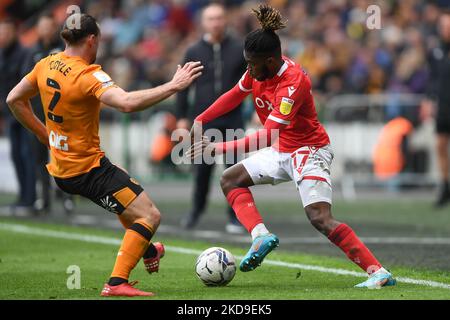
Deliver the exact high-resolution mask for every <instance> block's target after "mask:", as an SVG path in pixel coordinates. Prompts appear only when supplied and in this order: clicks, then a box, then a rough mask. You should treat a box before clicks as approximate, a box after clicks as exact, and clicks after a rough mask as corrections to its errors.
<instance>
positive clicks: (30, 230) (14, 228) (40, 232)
mask: <svg viewBox="0 0 450 320" xmlns="http://www.w3.org/2000/svg"><path fill="white" fill-rule="evenodd" d="M0 230H4V231H9V232H16V233H24V234H30V235H37V236H43V237H50V238H58V239H66V240H78V241H84V242H89V243H101V244H109V245H120V244H121V242H122V240H121V239H117V238H111V237H102V236H93V235H89V234H81V233H71V232H64V231H56V230H49V229H42V228H34V227H28V226H25V225H21V224H12V223H0ZM165 248H166V249H167V251H172V252H177V253H182V254H189V255H199V254H200V253H201V252H202V251H201V250H193V249H188V248H183V247H173V246H165ZM236 258H237V259H242V258H243V257H242V256H236ZM264 264H268V265H273V266H280V267H286V268H293V269H303V270H311V271H317V272H324V273H332V274H338V275H345V276H355V277H367V274H365V273H362V272H356V271H350V270H345V269H337V268H326V267H320V266H315V265H307V264H300V263H289V262H284V261H276V260H269V259H266V260H264ZM397 281H398V282H403V283H409V284H415V285H422V286H428V287H434V288H443V289H449V290H450V284H448V283H443V282H437V281H430V280H420V279H411V278H405V277H397Z"/></svg>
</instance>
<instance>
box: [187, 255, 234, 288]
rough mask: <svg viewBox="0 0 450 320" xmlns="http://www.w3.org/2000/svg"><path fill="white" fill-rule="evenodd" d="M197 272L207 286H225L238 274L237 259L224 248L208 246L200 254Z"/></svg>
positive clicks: (196, 266) (196, 265)
mask: <svg viewBox="0 0 450 320" xmlns="http://www.w3.org/2000/svg"><path fill="white" fill-rule="evenodd" d="M195 272H196V273H197V276H198V278H199V279H200V280H201V281H202V282H203V283H204V284H205V285H207V286H225V285H227V284H228V283H230V281H231V280H233V278H234V275H235V274H236V259H235V258H234V256H233V255H232V254H231V253H230V252H229V251H228V250H226V249H224V248H219V247H212V248H208V249H206V250H205V251H203V252H202V253H201V254H200V255H199V256H198V258H197V262H196V264H195Z"/></svg>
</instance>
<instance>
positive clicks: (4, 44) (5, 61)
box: [0, 20, 36, 214]
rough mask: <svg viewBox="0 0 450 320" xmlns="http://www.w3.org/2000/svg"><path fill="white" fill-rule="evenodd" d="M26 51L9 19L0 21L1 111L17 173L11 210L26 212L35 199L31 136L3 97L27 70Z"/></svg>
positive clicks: (29, 211)
mask: <svg viewBox="0 0 450 320" xmlns="http://www.w3.org/2000/svg"><path fill="white" fill-rule="evenodd" d="M27 56H28V51H27V50H26V49H25V48H24V47H22V45H21V44H20V43H19V40H18V37H17V30H16V26H15V24H14V22H13V21H12V20H1V21H0V113H2V115H3V117H4V119H5V124H6V129H7V135H8V137H9V141H10V150H11V159H12V162H13V164H14V169H15V172H16V176H17V181H18V186H19V195H18V198H17V201H16V202H15V203H14V204H13V205H12V206H11V208H8V209H11V210H12V211H13V213H16V214H29V213H32V211H33V204H34V201H35V200H36V186H35V185H36V177H35V172H34V159H33V152H32V139H33V135H32V134H31V132H29V131H28V130H27V129H25V127H23V126H22V125H21V124H20V122H18V121H17V120H16V118H15V117H14V116H13V115H12V114H11V112H10V110H9V108H8V106H7V105H6V97H7V96H8V93H9V92H10V91H11V89H12V88H14V86H15V85H16V84H17V83H19V81H20V80H21V79H22V77H23V76H24V75H25V74H26V73H28V71H29V70H28V69H27V66H26V63H25V62H26V59H27Z"/></svg>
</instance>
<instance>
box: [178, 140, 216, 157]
mask: <svg viewBox="0 0 450 320" xmlns="http://www.w3.org/2000/svg"><path fill="white" fill-rule="evenodd" d="M205 151H206V152H207V154H208V155H211V156H212V157H214V156H215V154H216V147H215V144H214V143H212V142H211V141H209V138H208V137H207V136H202V140H200V141H197V142H194V143H193V144H192V145H191V146H190V147H189V149H188V150H187V151H186V153H185V155H186V156H187V157H189V158H191V160H194V159H195V158H197V157H201V156H202V155H203V152H205Z"/></svg>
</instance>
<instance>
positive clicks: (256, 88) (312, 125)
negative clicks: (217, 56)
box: [239, 57, 330, 152]
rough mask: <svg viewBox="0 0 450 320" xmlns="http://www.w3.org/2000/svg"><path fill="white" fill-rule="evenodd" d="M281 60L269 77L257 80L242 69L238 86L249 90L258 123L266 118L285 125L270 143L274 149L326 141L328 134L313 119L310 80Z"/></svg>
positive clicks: (315, 144)
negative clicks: (278, 66) (280, 64)
mask: <svg viewBox="0 0 450 320" xmlns="http://www.w3.org/2000/svg"><path fill="white" fill-rule="evenodd" d="M283 60H284V64H283V66H282V67H281V68H280V70H279V71H278V73H277V74H276V75H275V77H273V78H272V79H268V80H265V81H257V80H256V79H253V78H252V77H251V76H250V74H249V72H248V71H246V72H245V73H244V75H243V76H242V78H241V80H240V81H239V88H240V89H241V91H243V92H252V95H253V102H254V104H255V109H256V112H257V114H258V116H259V119H260V120H261V123H262V124H264V123H265V122H266V120H267V119H270V120H272V121H276V122H278V123H281V124H286V125H287V127H285V128H284V129H281V130H280V135H279V139H278V140H277V141H276V142H275V143H274V144H273V145H272V146H273V147H274V148H275V149H277V150H278V151H280V152H293V151H295V150H297V149H298V148H300V147H303V146H315V147H323V146H324V145H327V144H329V143H330V139H329V137H328V134H327V132H326V131H325V129H324V127H323V126H322V124H321V123H320V122H319V121H318V119H317V112H316V107H315V105H314V99H313V96H312V93H311V80H310V79H309V77H308V75H307V74H306V72H305V71H304V70H303V69H302V68H301V67H300V66H299V65H298V64H296V63H295V62H293V61H292V60H290V59H288V58H286V57H283Z"/></svg>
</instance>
